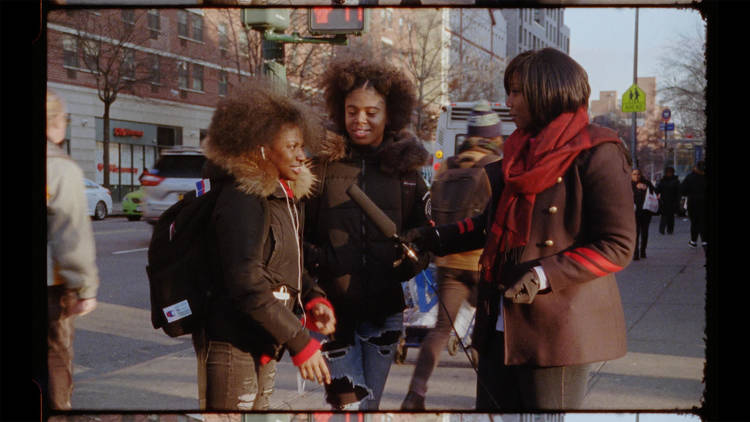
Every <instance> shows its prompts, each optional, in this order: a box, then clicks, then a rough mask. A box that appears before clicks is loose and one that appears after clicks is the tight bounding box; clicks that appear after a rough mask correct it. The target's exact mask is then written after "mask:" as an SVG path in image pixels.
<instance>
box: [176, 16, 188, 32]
mask: <svg viewBox="0 0 750 422" xmlns="http://www.w3.org/2000/svg"><path fill="white" fill-rule="evenodd" d="M177 35H179V36H181V37H187V36H188V14H187V12H186V11H184V10H178V11H177Z"/></svg>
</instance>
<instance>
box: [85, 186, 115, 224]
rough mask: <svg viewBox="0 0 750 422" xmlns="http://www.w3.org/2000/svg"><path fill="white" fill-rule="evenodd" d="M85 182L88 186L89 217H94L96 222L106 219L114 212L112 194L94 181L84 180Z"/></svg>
mask: <svg viewBox="0 0 750 422" xmlns="http://www.w3.org/2000/svg"><path fill="white" fill-rule="evenodd" d="M83 181H84V184H85V185H86V200H87V202H88V210H89V215H90V216H92V217H94V220H102V219H104V217H106V216H107V215H109V213H110V212H111V211H112V193H111V192H110V191H109V189H107V188H105V187H104V186H102V185H100V184H98V183H96V182H94V181H93V180H89V179H83Z"/></svg>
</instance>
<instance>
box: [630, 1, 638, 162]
mask: <svg viewBox="0 0 750 422" xmlns="http://www.w3.org/2000/svg"><path fill="white" fill-rule="evenodd" d="M636 84H638V8H636V9H635V47H634V49H633V85H636ZM637 115H638V113H637V112H633V130H632V135H633V138H632V140H631V144H632V147H631V148H632V151H633V152H632V156H633V168H638V150H637V148H638V139H637V136H636V125H637V123H638V118H637Z"/></svg>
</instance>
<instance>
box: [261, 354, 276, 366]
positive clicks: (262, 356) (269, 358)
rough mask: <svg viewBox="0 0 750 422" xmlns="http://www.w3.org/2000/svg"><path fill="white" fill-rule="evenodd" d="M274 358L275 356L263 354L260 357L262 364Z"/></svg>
mask: <svg viewBox="0 0 750 422" xmlns="http://www.w3.org/2000/svg"><path fill="white" fill-rule="evenodd" d="M272 360H273V358H272V357H271V356H268V355H261V357H260V364H261V365H265V364H267V363H268V362H270V361H272Z"/></svg>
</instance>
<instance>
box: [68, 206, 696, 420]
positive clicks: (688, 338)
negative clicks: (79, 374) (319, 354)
mask: <svg viewBox="0 0 750 422" xmlns="http://www.w3.org/2000/svg"><path fill="white" fill-rule="evenodd" d="M676 220H677V221H676V227H675V232H674V234H672V235H660V234H659V233H658V230H657V229H658V223H659V217H654V218H653V219H652V222H651V226H650V229H651V230H650V235H649V243H648V249H647V256H648V258H646V259H641V260H639V261H633V262H632V263H631V264H630V265H629V266H628V267H627V268H625V269H624V270H623V271H621V272H620V273H618V274H617V280H618V283H619V286H620V292H621V295H622V301H623V305H624V309H625V318H626V323H627V329H628V332H627V334H628V353H627V355H626V356H625V357H623V358H621V359H617V360H614V361H610V362H606V363H604V364H601V365H599V366H598V367H597V368H596V369H595V371H594V373H593V375H592V377H591V379H590V382H589V392H588V394H587V396H586V398H585V401H584V408H585V409H587V410H596V411H605V412H606V411H612V412H615V411H617V412H619V411H669V412H675V413H681V412H689V411H691V410H692V409H699V408H700V406H701V399H702V395H703V389H704V384H703V383H702V380H703V375H704V373H703V371H704V363H705V359H704V358H705V351H704V347H705V344H704V330H705V326H706V318H705V292H706V271H705V255H704V251H703V249H702V248H701V247H698V248H697V249H693V248H690V247H689V246H688V240H689V223H688V221H687V220H686V219H682V218H677V219H676ZM185 347H186V348H185V349H184V350H182V351H179V352H177V353H173V354H170V355H166V356H161V357H159V358H156V359H153V360H151V361H147V362H143V363H141V364H138V365H135V366H132V367H128V368H124V369H120V370H117V371H114V372H111V373H107V374H104V375H101V376H99V377H96V378H94V379H87V380H84V381H82V382H80V383H77V384H76V389H75V393H74V396H73V406H74V409H86V410H87V411H97V410H101V411H103V412H106V411H107V410H158V411H164V410H167V411H169V410H177V411H179V410H182V411H195V409H196V407H197V385H196V376H195V357H194V354H193V350H192V347H190V342H189V341H186V342H185ZM417 353H418V351H417V350H416V349H409V350H408V353H407V357H406V360H405V362H404V363H403V364H394V365H393V366H392V368H391V372H390V374H389V377H388V381H387V384H386V387H385V393H384V396H383V399H382V403H381V410H383V411H389V410H398V408H399V406H400V404H401V401H402V400H403V398H404V396H405V395H406V390H407V387H408V384H409V380H410V377H411V373H412V371H413V369H414V363H415V360H416V356H417ZM296 374H297V371H296V369H295V368H294V367H293V366H292V364H291V362H290V361H289V359H288V357H285V358H284V359H283V360H282V361H281V362H280V364H279V366H278V370H277V378H276V387H275V391H274V393H273V396H272V399H271V408H272V409H273V410H279V411H281V412H287V411H290V410H302V411H313V410H320V411H327V410H328V408H327V406H326V405H325V403H324V401H323V390H322V388H321V387H320V386H317V385H314V384H311V383H310V382H307V383H305V386H304V391H303V392H302V394H300V393H299V391H298V381H297V377H296ZM475 380H476V376H475V373H474V371H473V369H472V368H471V366H470V365H469V363H468V360H467V357H466V356H465V355H464V354H462V353H461V352H460V351H459V353H458V354H456V356H450V355H449V354H448V352H447V351H444V353H443V356H442V360H441V361H440V365H439V367H438V368H437V369H436V370H435V372H434V373H433V376H432V378H431V379H430V384H429V387H430V389H429V392H428V395H427V401H426V405H427V408H428V409H429V410H436V411H438V412H445V411H449V410H455V411H471V410H473V406H474V397H475ZM188 413H189V412H188Z"/></svg>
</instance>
